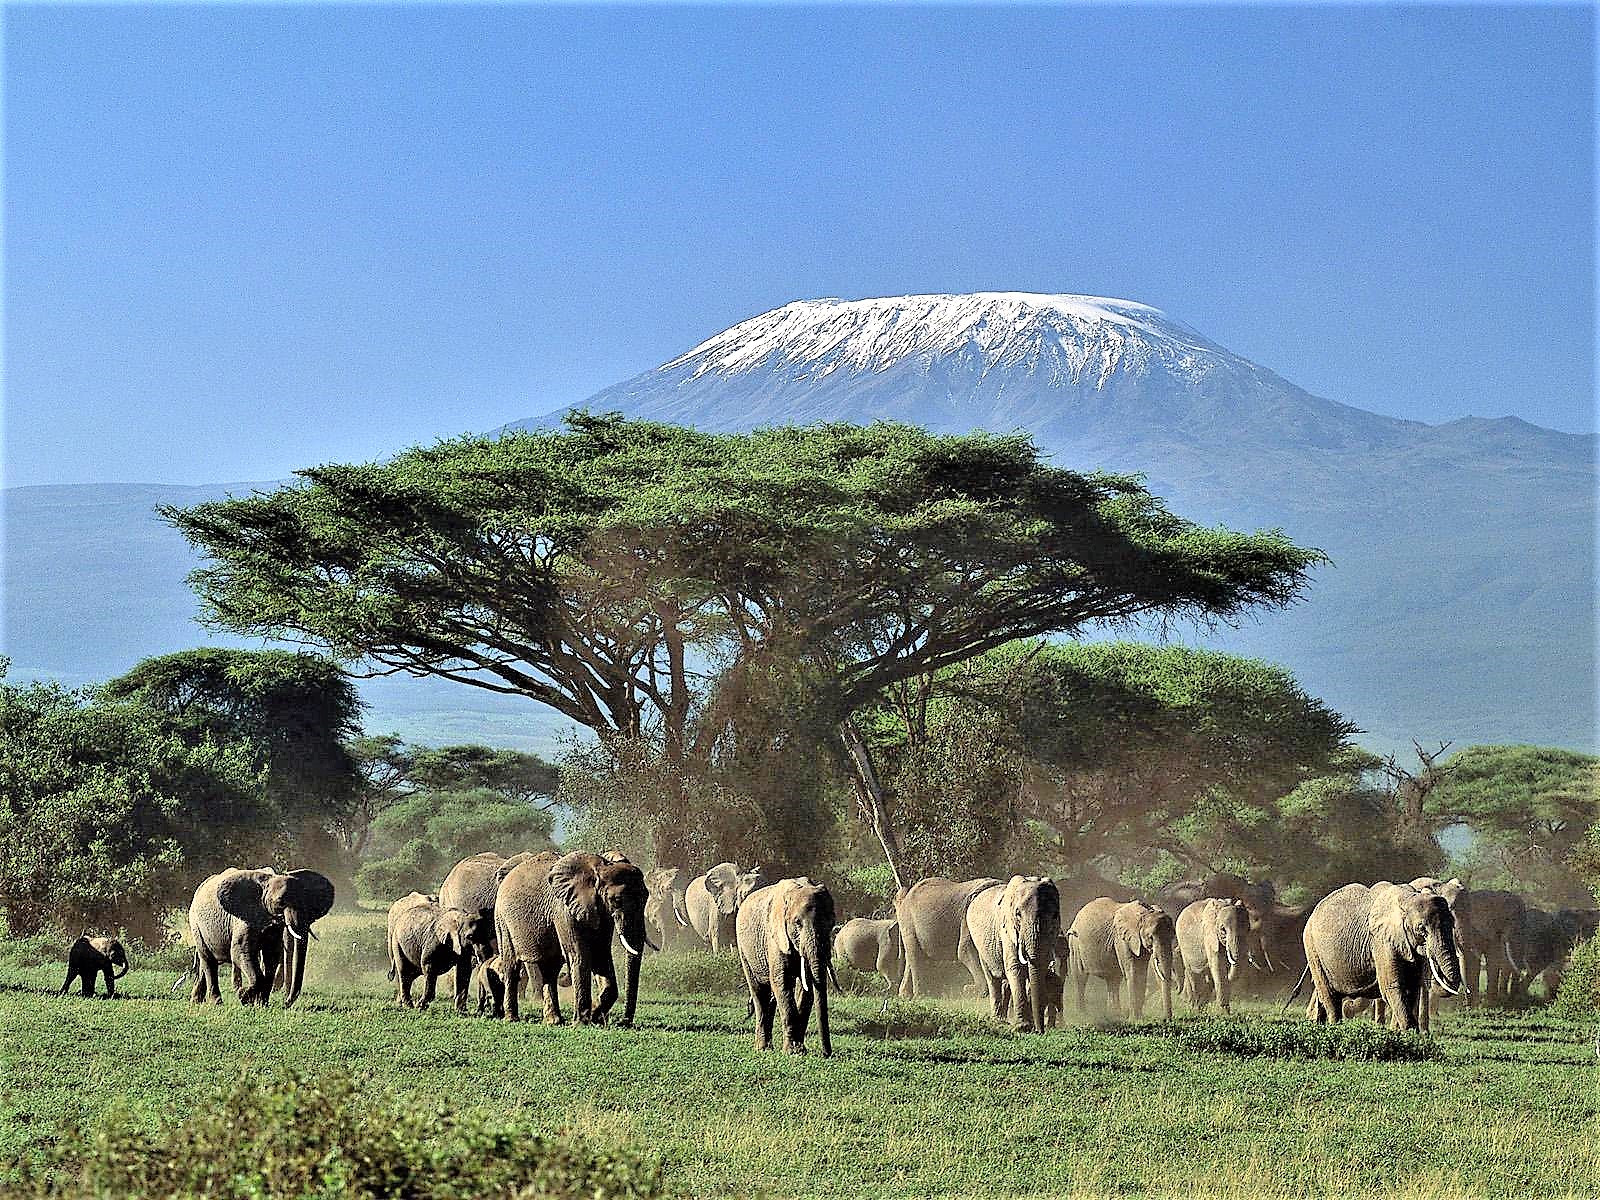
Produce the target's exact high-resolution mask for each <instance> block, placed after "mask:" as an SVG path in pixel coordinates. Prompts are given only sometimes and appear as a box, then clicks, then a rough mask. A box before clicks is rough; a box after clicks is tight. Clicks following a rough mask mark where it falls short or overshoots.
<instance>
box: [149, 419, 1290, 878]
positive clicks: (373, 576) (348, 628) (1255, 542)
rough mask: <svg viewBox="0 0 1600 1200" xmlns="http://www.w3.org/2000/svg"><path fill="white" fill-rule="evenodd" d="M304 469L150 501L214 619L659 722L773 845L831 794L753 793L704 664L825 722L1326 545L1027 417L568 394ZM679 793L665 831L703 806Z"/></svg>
mask: <svg viewBox="0 0 1600 1200" xmlns="http://www.w3.org/2000/svg"><path fill="white" fill-rule="evenodd" d="M301 475H302V482H301V483H299V484H297V485H295V486H293V487H289V488H284V489H280V490H279V491H276V492H273V493H270V494H267V495H256V496H251V497H248V498H237V499H229V500H224V501H217V502H212V503H208V504H202V505H199V506H197V507H196V508H193V509H190V510H188V511H181V510H175V509H170V508H169V509H164V510H162V511H163V513H164V515H165V516H166V517H167V518H168V519H169V520H171V521H172V522H173V523H174V524H175V525H177V526H178V528H180V529H181V530H182V531H183V533H184V534H185V536H187V537H188V538H189V540H190V541H191V542H192V543H193V544H194V545H196V546H197V547H199V548H200V549H201V550H202V551H203V552H204V553H205V554H206V555H208V556H209V559H210V563H209V565H208V566H207V567H205V568H204V569H202V570H200V571H198V572H196V573H195V575H194V576H193V583H194V586H195V587H196V590H197V591H198V592H199V594H200V596H201V599H202V601H203V603H204V605H205V608H206V610H207V612H208V614H209V616H210V619H211V620H212V621H213V622H214V623H215V624H217V625H218V626H220V627H223V628H226V629H229V630H231V631H233V632H236V633H241V634H245V635H248V636H268V637H293V638H297V639H301V640H304V641H307V642H309V643H312V644H317V645H321V646H324V647H326V648H327V649H328V650H330V651H331V652H332V653H334V654H335V655H337V656H339V657H340V658H354V659H365V660H367V661H369V662H372V663H374V664H376V665H378V666H380V667H383V668H387V669H390V670H396V671H408V672H411V673H414V674H423V675H430V674H431V675H439V676H443V677H446V678H450V679H455V680H459V681H461V682H464V683H469V684H473V685H476V686H481V687H487V688H491V689H494V690H497V691H501V692H510V693H514V694H521V695H525V696H528V697H530V698H532V699H535V700H539V701H541V702H543V703H545V704H548V705H549V706H551V707H552V708H554V709H556V710H557V711H559V712H561V713H563V714H565V715H566V716H568V717H570V718H572V719H573V720H575V721H577V722H579V723H580V724H582V725H584V726H587V727H589V728H590V729H593V730H596V731H597V732H600V733H601V734H602V735H603V736H602V741H605V740H606V739H607V738H608V737H611V736H613V735H614V736H616V737H620V738H624V739H630V740H634V741H637V740H639V739H642V738H645V737H646V735H647V733H652V734H653V736H655V737H658V738H659V746H658V747H657V750H658V752H659V754H660V756H661V757H662V758H663V760H664V761H665V762H666V763H667V764H669V765H670V766H671V767H673V768H677V767H681V766H683V765H684V764H686V763H694V764H696V769H699V768H701V767H709V766H710V765H711V764H713V763H715V762H718V761H723V765H724V769H726V770H730V771H731V776H730V777H723V776H720V775H717V774H716V773H712V774H709V775H708V776H707V778H706V784H705V785H706V786H708V787H723V788H731V789H733V790H736V791H739V792H741V793H744V795H745V798H746V799H747V800H748V802H749V803H750V804H752V805H753V806H754V809H755V811H756V813H757V814H759V820H758V822H757V823H758V824H763V825H765V826H766V827H767V828H768V829H770V830H775V831H777V835H763V836H769V840H770V841H772V842H773V843H774V844H776V843H777V842H780V841H781V842H782V843H783V848H782V849H781V851H780V852H781V853H785V854H786V853H788V847H790V846H794V845H798V844H799V843H800V841H801V838H802V836H803V834H804V833H805V831H806V830H808V829H810V828H812V827H813V826H814V824H815V820H814V818H821V817H823V816H825V815H826V813H827V812H828V808H829V806H828V805H826V804H824V803H823V802H822V800H821V798H820V797H819V796H818V794H817V788H816V787H811V788H809V789H808V788H805V787H802V788H796V789H793V790H792V791H791V793H790V801H788V802H785V801H784V800H783V799H782V797H781V795H780V793H779V790H778V789H777V788H776V787H773V786H769V781H771V780H773V779H775V778H776V777H777V776H778V775H780V774H781V772H780V771H779V770H778V769H777V767H776V764H775V761H774V756H773V755H772V754H771V753H770V751H771V750H772V749H773V747H774V745H775V743H773V742H772V740H771V739H765V740H763V739H762V738H760V737H759V736H755V737H752V736H738V737H735V738H734V739H733V741H732V743H731V744H730V742H729V739H728V736H727V734H728V728H729V721H730V710H729V709H728V708H726V707H719V705H718V704H717V700H718V697H717V696H716V695H715V694H714V693H715V692H716V690H717V689H716V687H714V686H713V678H715V679H717V680H727V679H730V678H735V679H748V678H752V677H759V678H764V679H768V680H771V679H781V680H785V681H790V680H799V681H801V682H802V683H803V685H804V688H805V690H806V691H807V692H808V693H809V700H808V701H807V702H806V703H805V704H804V705H803V707H804V708H805V709H807V710H808V711H810V712H812V713H813V714H815V717H816V719H815V721H814V723H815V724H817V725H818V726H824V725H826V723H827V721H826V720H824V719H823V718H824V717H826V718H829V719H838V718H839V717H842V716H845V715H847V714H849V713H851V712H853V711H854V710H856V709H857V708H859V707H861V706H862V705H863V704H866V703H868V702H869V701H871V700H872V699H874V698H875V697H877V696H878V695H879V694H880V693H881V692H883V690H884V689H886V688H890V687H893V686H895V685H897V684H900V683H903V682H905V681H907V680H911V679H914V678H916V677H917V676H920V675H924V674H927V673H929V672H933V671H937V670H939V669H941V668H943V667H946V666H949V665H951V664H954V663H957V662H961V661H963V660H965V659H968V658H971V657H972V656H974V655H976V654H980V653H982V652H983V651H984V650H986V649H990V648H993V647H995V646H998V645H1001V644H1003V643H1005V642H1007V641H1010V640H1013V639H1016V638H1019V637H1029V636H1036V635H1042V634H1045V633H1049V632H1057V631H1070V630H1075V629H1077V628H1079V627H1081V626H1083V625H1084V624H1086V623H1089V622H1092V621H1095V620H1119V619H1125V618H1130V617H1135V616H1138V615H1142V614H1161V615H1164V616H1185V615H1188V616H1195V617H1199V618H1216V617H1222V618H1226V617H1230V616H1232V615H1235V614H1237V613H1240V612H1243V611H1245V610H1247V609H1251V608H1255V607H1259V606H1266V607H1272V606H1280V605H1284V604H1288V603H1290V602H1292V601H1293V600H1294V599H1295V598H1297V597H1298V596H1299V595H1300V593H1301V591H1302V589H1303V588H1304V586H1305V584H1306V580H1307V575H1308V572H1309V570H1310V569H1311V568H1312V567H1313V566H1314V565H1316V564H1317V563H1318V562H1319V561H1321V556H1320V555H1319V554H1318V553H1317V552H1315V551H1309V550H1304V549H1301V548H1299V547H1296V546H1294V545H1293V544H1292V543H1290V542H1289V541H1288V540H1287V539H1285V538H1284V537H1283V536H1282V535H1281V534H1278V533H1275V532H1268V533H1259V534H1254V535H1246V534H1239V533H1234V532H1231V531H1228V530H1224V529H1207V528H1202V527H1200V526H1197V525H1194V524H1192V523H1190V522H1188V521H1185V520H1183V519H1182V518H1180V517H1177V516H1175V515H1173V514H1172V513H1169V512H1168V511H1167V510H1166V509H1165V508H1164V507H1163V506H1162V505H1161V502H1160V501H1159V500H1158V499H1156V498H1155V497H1154V496H1152V495H1150V494H1149V493H1148V492H1147V491H1145V490H1144V488H1143V487H1142V486H1140V485H1139V484H1138V483H1137V482H1136V481H1134V480H1132V479H1130V478H1125V477H1114V476H1104V475H1093V476H1089V475H1080V474H1077V473H1074V472H1071V471H1065V470H1060V469H1057V468H1053V467H1050V466H1048V465H1046V464H1045V463H1044V462H1043V461H1042V460H1041V458H1040V456H1039V453H1038V451H1037V449H1036V448H1035V447H1034V446H1033V445H1032V443H1031V442H1030V441H1029V440H1028V439H1027V438H1026V437H1022V436H1008V437H994V436H989V435H983V434H970V435H962V436H937V435H933V434H929V433H927V432H925V431H923V430H919V429H915V428H912V427H909V426H902V425H891V424H878V425H874V426H871V427H870V428H858V427H854V426H849V425H825V426H816V427H812V428H804V429H799V428H787V429H775V430H762V431H758V432H755V433H749V434H706V433H700V432H696V431H692V430H688V429H682V428H677V427H673V426H667V425H657V424H651V423H648V422H640V421H628V420H624V419H622V418H621V417H617V416H604V417H597V416H587V415H580V416H576V417H573V418H571V419H569V422H568V426H567V428H566V429H564V430H561V431H556V432H536V433H526V434H516V435H509V436H505V437H502V438H499V439H495V440H485V439H461V440H457V441H451V442H445V443H441V444H439V445H436V446H432V447H427V448H420V449H414V450H411V451H407V452H405V453H403V454H400V455H397V456H395V457H394V458H392V459H389V460H387V461H385V462H383V463H377V464H370V465H365V466H327V467H319V468H315V469H312V470H307V471H304V472H301ZM697 664H698V665H697ZM781 693H782V689H778V690H776V691H771V692H769V693H768V699H769V700H770V699H772V698H773V697H775V696H777V695H779V694H781ZM764 711H765V712H766V713H767V714H768V716H769V717H770V715H771V714H773V713H777V712H781V711H784V708H783V707H781V706H777V705H768V706H767V707H766V708H765V710H764ZM790 711H792V707H791V708H790ZM735 725H736V726H737V721H735ZM778 750H779V753H778V755H777V756H776V759H777V761H783V762H788V763H804V762H806V761H808V756H807V755H806V754H805V753H797V752H796V750H795V747H793V746H791V745H784V746H780V747H778ZM752 759H754V760H755V764H754V765H753V766H752V765H751V760H752ZM728 760H736V761H741V762H743V764H744V765H743V766H739V767H737V768H733V767H730V766H729V765H728ZM745 781H749V782H748V783H747V782H745ZM666 811H667V814H668V819H667V820H664V821H661V822H657V824H656V826H655V831H656V832H660V831H661V830H664V829H679V828H686V827H688V828H692V826H693V824H694V823H693V822H692V821H686V820H684V819H683V818H684V817H685V815H686V809H685V806H684V805H683V804H682V803H678V804H676V805H675V806H673V807H671V808H669V809H668V810H666ZM658 848H659V849H663V850H667V851H670V853H671V854H672V855H673V856H675V857H676V856H678V855H680V854H682V853H683V852H685V850H686V849H687V847H685V846H684V845H681V844H673V845H670V846H663V847H658Z"/></svg>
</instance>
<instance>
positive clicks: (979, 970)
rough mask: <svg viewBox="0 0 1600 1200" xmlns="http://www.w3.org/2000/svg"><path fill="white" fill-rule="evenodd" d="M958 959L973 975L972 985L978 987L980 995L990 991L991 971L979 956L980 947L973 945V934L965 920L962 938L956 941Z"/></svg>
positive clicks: (962, 926) (969, 973) (962, 924)
mask: <svg viewBox="0 0 1600 1200" xmlns="http://www.w3.org/2000/svg"><path fill="white" fill-rule="evenodd" d="M956 961H957V962H959V963H960V964H961V965H962V966H964V967H965V968H966V969H967V974H968V975H970V976H972V985H973V986H974V987H975V988H977V990H978V995H980V996H982V995H985V994H986V993H987V992H988V991H989V972H987V971H985V970H984V969H983V962H982V960H981V959H979V958H978V947H977V946H975V945H973V942H972V934H971V933H970V932H969V931H968V929H967V925H966V922H965V921H963V922H962V923H961V940H960V941H959V942H957V943H956Z"/></svg>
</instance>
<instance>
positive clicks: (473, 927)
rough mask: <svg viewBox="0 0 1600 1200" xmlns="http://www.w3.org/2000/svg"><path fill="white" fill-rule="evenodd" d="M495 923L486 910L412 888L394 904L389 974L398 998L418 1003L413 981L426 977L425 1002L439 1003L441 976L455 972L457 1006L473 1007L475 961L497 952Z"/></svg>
mask: <svg viewBox="0 0 1600 1200" xmlns="http://www.w3.org/2000/svg"><path fill="white" fill-rule="evenodd" d="M493 943H494V923H493V921H492V920H491V919H490V918H489V917H486V916H484V914H483V913H482V912H479V911H471V912H469V911H468V910H467V909H464V908H446V907H445V906H444V905H442V904H440V903H439V899H438V897H436V896H424V895H423V894H422V893H421V892H412V893H411V894H410V895H409V896H402V897H401V898H400V899H398V900H396V901H395V902H394V903H393V904H391V905H390V906H389V977H390V978H391V979H393V980H394V986H395V1001H396V1003H398V1004H399V1005H400V1006H401V1007H402V1008H412V1007H414V1005H413V1003H412V1000H411V985H412V984H414V983H415V982H416V981H417V977H418V976H421V977H422V981H423V983H422V1005H421V1007H422V1008H423V1009H426V1008H427V1007H428V1005H430V1004H432V1003H433V996H434V991H435V989H436V988H437V987H438V983H439V977H440V976H441V975H444V974H446V973H447V972H450V971H454V972H455V976H456V978H455V988H454V993H455V1002H456V1011H457V1012H460V1013H465V1012H466V1011H467V992H468V990H469V988H470V985H471V982H472V965H473V962H474V961H483V960H486V959H488V958H490V957H492V955H493V951H492V949H491V947H492V945H493Z"/></svg>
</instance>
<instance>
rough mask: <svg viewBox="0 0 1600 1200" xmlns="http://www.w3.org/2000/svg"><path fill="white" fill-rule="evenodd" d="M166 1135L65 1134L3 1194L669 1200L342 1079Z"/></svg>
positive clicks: (509, 1126) (607, 1160) (291, 1087)
mask: <svg viewBox="0 0 1600 1200" xmlns="http://www.w3.org/2000/svg"><path fill="white" fill-rule="evenodd" d="M191 1111H192V1115H191V1116H190V1117H189V1119H188V1120H186V1121H182V1122H177V1123H169V1124H167V1125H165V1126H164V1127H163V1128H162V1129H161V1131H160V1132H159V1134H157V1135H156V1136H152V1135H151V1131H150V1129H149V1128H148V1127H147V1126H146V1125H145V1124H143V1123H141V1122H139V1121H137V1120H135V1119H134V1118H133V1117H132V1116H131V1115H130V1114H129V1113H127V1112H126V1111H123V1112H113V1113H112V1114H111V1115H110V1116H108V1117H107V1119H106V1120H105V1121H104V1123H103V1124H101V1125H100V1127H99V1128H98V1129H96V1130H94V1131H93V1132H92V1133H88V1134H85V1133H81V1132H79V1131H77V1130H76V1129H71V1128H66V1129H63V1130H62V1133H61V1137H60V1139H59V1141H58V1142H57V1144H56V1145H55V1146H54V1148H53V1149H52V1150H51V1152H50V1154H49V1158H48V1160H47V1161H44V1162H35V1163H33V1164H31V1165H29V1166H27V1167H24V1169H23V1175H22V1179H21V1184H20V1188H19V1190H18V1191H16V1192H11V1193H8V1194H13V1195H18V1196H20V1197H34V1198H37V1200H45V1198H50V1200H91V1198H93V1200H102V1198H108V1197H112V1196H145V1197H157V1196H159V1197H163V1198H164V1200H165V1198H172V1200H200V1198H201V1197H204V1198H205V1200H260V1198H261V1197H266V1196H271V1197H283V1198H284V1200H291V1198H293V1200H300V1198H304V1200H320V1198H323V1197H335V1196H337V1197H339V1198H340V1200H380V1198H382V1200H388V1198H390V1197H405V1198H406V1200H466V1198H467V1197H480V1196H504V1197H515V1198H516V1200H569V1198H571V1200H578V1198H579V1197H582V1198H583V1200H613V1198H615V1200H622V1198H626V1197H650V1196H658V1195H660V1194H661V1190H662V1189H661V1171H660V1166H659V1164H657V1163H653V1162H647V1161H644V1160H642V1159H640V1158H637V1157H635V1156H634V1155H632V1154H629V1153H625V1152H619V1151H611V1150H597V1149H593V1148H591V1147H589V1146H586V1145H584V1144H582V1143H579V1142H576V1141H573V1140H570V1139H567V1138H559V1137H551V1136H549V1135H548V1134H544V1133H541V1132H539V1131H537V1130H536V1129H534V1128H533V1127H532V1126H531V1125H530V1124H528V1123H527V1121H526V1120H523V1119H521V1118H517V1117H515V1116H513V1117H512V1118H510V1119H506V1120H500V1119H496V1120H493V1121H491V1120H488V1119H484V1118H479V1117H475V1116H467V1115H462V1114H457V1113H453V1112H450V1111H448V1110H446V1109H443V1108H439V1109H435V1110H433V1111H424V1110H421V1109H419V1108H418V1107H417V1106H416V1105H415V1104H407V1103H404V1102H402V1101H400V1100H398V1099H396V1098H395V1097H393V1096H391V1095H389V1094H387V1093H385V1092H382V1091H374V1089H373V1085H372V1083H371V1081H369V1080H366V1079H363V1078H359V1077H354V1076H351V1075H348V1074H343V1073H334V1074H328V1075H324V1076H321V1077H313V1076H309V1075H304V1074H294V1075H290V1076H288V1077H287V1078H283V1079H268V1080H261V1079H258V1078H251V1077H241V1078H240V1079H239V1080H238V1081H237V1082H235V1083H234V1084H233V1085H232V1086H231V1087H229V1088H226V1089H223V1090H222V1091H220V1092H219V1093H218V1094H217V1095H216V1096H215V1097H214V1099H213V1100H212V1102H210V1103H206V1104H199V1105H196V1106H195V1107H194V1108H193V1109H192V1110H191Z"/></svg>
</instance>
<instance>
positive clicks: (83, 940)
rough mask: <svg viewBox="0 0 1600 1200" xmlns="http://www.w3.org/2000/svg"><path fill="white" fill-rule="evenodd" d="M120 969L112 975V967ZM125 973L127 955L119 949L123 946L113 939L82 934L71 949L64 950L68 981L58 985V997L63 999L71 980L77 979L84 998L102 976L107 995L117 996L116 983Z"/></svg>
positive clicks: (109, 996) (92, 991)
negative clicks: (59, 986) (81, 986)
mask: <svg viewBox="0 0 1600 1200" xmlns="http://www.w3.org/2000/svg"><path fill="white" fill-rule="evenodd" d="M117 967H120V968H121V970H118V971H115V972H113V968H117ZM127 973H128V955H127V952H126V951H125V950H123V948H122V943H121V942H119V941H118V940H117V939H116V938H109V937H94V938H92V937H90V936H89V935H88V934H84V935H83V936H82V937H80V938H79V939H78V940H77V941H75V942H73V943H72V948H71V949H70V950H68V951H67V981H66V982H65V983H63V984H62V985H61V989H60V991H58V992H56V995H58V996H65V995H66V994H67V992H68V991H69V990H70V989H71V987H72V981H73V980H75V979H76V980H78V981H80V982H81V984H82V985H83V994H84V995H85V996H92V995H94V985H95V980H96V978H97V977H99V976H104V977H105V981H106V996H107V997H108V998H114V997H115V996H116V994H117V980H119V979H121V978H122V977H123V976H124V975H126V974H127Z"/></svg>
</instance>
